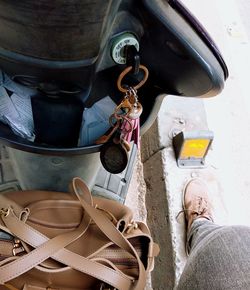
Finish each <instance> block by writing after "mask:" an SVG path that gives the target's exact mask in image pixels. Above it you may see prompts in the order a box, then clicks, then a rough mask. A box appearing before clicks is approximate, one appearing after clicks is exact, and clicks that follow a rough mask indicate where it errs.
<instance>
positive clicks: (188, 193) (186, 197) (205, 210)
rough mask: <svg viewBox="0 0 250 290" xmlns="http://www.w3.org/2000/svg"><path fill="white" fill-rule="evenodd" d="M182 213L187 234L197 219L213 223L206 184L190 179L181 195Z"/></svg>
mask: <svg viewBox="0 0 250 290" xmlns="http://www.w3.org/2000/svg"><path fill="white" fill-rule="evenodd" d="M183 211H184V213H185V218H186V221H187V232H188V231H189V229H190V227H191V225H192V223H193V221H194V220H196V219H198V218H205V219H207V220H210V221H213V217H212V206H211V202H210V200H209V189H208V186H207V184H206V182H205V181H203V180H202V179H199V178H194V179H191V180H190V181H189V182H188V183H187V185H186V186H185V188H184V193H183Z"/></svg>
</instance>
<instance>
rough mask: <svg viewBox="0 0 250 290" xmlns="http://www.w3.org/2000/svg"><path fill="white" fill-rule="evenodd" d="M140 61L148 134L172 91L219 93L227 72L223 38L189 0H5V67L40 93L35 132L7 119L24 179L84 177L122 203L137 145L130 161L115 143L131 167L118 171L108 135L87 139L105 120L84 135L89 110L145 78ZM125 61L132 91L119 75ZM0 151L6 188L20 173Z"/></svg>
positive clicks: (2, 137)
mask: <svg viewBox="0 0 250 290" xmlns="http://www.w3.org/2000/svg"><path fill="white" fill-rule="evenodd" d="M142 67H146V68H147V70H148V72H149V76H148V79H147V81H146V83H145V84H144V85H143V86H142V87H141V88H140V89H138V92H136V94H137V95H136V96H138V101H139V102H140V104H141V105H142V108H143V111H142V114H141V115H140V134H141V135H143V134H144V133H145V132H146V131H147V130H148V129H149V128H150V126H151V125H152V124H153V122H154V120H155V118H156V116H157V113H158V111H159V108H160V106H161V102H162V100H163V98H164V97H165V96H166V95H168V94H171V95H176V96H181V97H199V98H206V97H212V96H216V95H217V94H219V93H220V92H221V90H222V89H223V86H224V82H225V80H226V79H227V77H228V70H227V66H226V64H225V62H224V60H223V57H222V56H221V54H220V52H219V50H218V48H217V46H216V45H215V43H214V42H213V41H212V39H211V38H210V36H209V35H208V33H207V32H206V30H205V29H204V28H203V27H202V25H201V24H200V23H199V22H198V20H197V19H195V18H194V17H193V16H192V14H191V13H190V12H189V11H188V10H187V9H186V8H185V6H184V5H183V4H182V2H181V1H178V0H169V1H167V0H137V1H132V0H106V1H102V0H95V1H88V0H73V1H65V0H37V1H32V0H23V1H13V0H11V1H2V0H0V69H1V70H2V72H3V73H4V74H6V76H8V78H9V79H10V80H11V81H12V82H13V83H12V84H13V85H16V86H17V87H21V88H24V87H25V88H28V89H30V90H32V92H33V93H32V96H31V105H32V106H31V108H32V115H33V121H34V132H33V133H34V139H33V140H29V139H28V138H25V137H23V136H20V134H19V135H18V134H16V132H14V131H13V130H12V129H11V127H10V126H9V124H6V123H3V122H0V142H1V144H3V145H4V146H5V147H7V148H8V154H9V158H11V162H12V164H13V169H14V174H15V176H16V178H17V180H18V184H19V186H20V187H21V188H22V189H34V188H36V189H44V190H58V191H65V190H67V186H68V184H69V181H70V180H71V179H72V178H73V177H74V176H79V177H81V178H83V179H84V180H85V181H86V183H87V184H88V186H89V187H90V188H93V187H94V186H96V188H97V187H98V188H99V189H100V190H105V191H106V192H109V193H110V194H111V196H113V197H115V198H118V199H119V200H120V201H121V202H123V201H124V199H125V196H126V190H127V188H128V185H129V181H130V178H131V174H132V169H133V164H134V160H135V158H136V152H137V146H136V145H131V149H130V152H128V155H126V156H125V157H126V158H127V159H126V158H125V161H124V159H122V161H119V160H118V159H119V154H118V155H116V153H115V151H111V156H109V157H108V158H109V159H112V162H113V161H114V160H115V162H113V163H119V162H121V163H122V166H123V167H122V169H123V170H122V171H121V172H119V173H117V174H115V173H113V172H109V171H108V170H106V169H105V167H103V166H102V164H101V160H100V151H101V150H102V148H103V146H104V144H96V143H95V142H92V143H85V139H84V138H85V137H86V136H87V133H88V134H93V132H94V131H96V130H97V131H98V128H99V127H98V126H99V125H100V126H101V124H100V123H98V122H99V121H98V122H96V124H95V126H94V125H93V124H94V123H95V120H94V121H93V122H92V123H90V126H89V127H88V128H87V129H86V130H90V131H88V132H87V133H86V132H85V131H84V130H83V131H84V132H82V134H83V137H82V139H83V143H82V144H80V143H79V134H80V132H81V130H82V128H81V126H83V125H84V124H83V122H82V120H83V119H82V116H83V114H84V112H87V111H86V110H87V109H90V108H93V106H94V105H95V104H97V103H98V102H101V101H102V100H104V99H105V98H106V97H107V96H108V97H109V98H110V99H111V100H112V102H113V103H114V104H115V106H118V105H119V104H120V102H121V100H123V98H124V96H125V95H126V93H127V92H128V91H129V90H130V92H131V88H132V89H133V88H134V87H136V86H137V85H138V84H139V83H140V82H141V81H142V80H143V78H144V77H145V71H144V70H143V69H141V68H142ZM127 68H129V72H128V73H127V74H126V76H125V77H124V78H123V80H122V82H123V85H122V88H123V89H124V90H125V93H124V92H121V91H120V90H119V88H118V87H117V79H118V77H119V75H120V74H121V73H122V72H123V71H124V70H125V69H127ZM1 85H2V86H4V83H2V84H1ZM6 91H7V93H9V96H10V97H11V96H12V94H13V92H11V91H9V90H8V89H7V88H6ZM20 94H21V93H20ZM20 94H19V96H20ZM0 97H1V96H0ZM20 97H21V96H20ZM99 104H102V103H99ZM99 109H100V110H102V105H101V106H99ZM97 113H98V112H97ZM90 116H93V115H91V114H90ZM88 120H89V119H88V118H87V119H86V118H85V122H87V123H88ZM106 121H107V122H109V120H108V119H107V120H106ZM98 124H99V125H98ZM92 125H93V128H94V129H93V128H92V131H91V126H92ZM118 143H119V142H118ZM118 145H119V144H118ZM129 145H130V144H129ZM123 149H124V148H123ZM2 152H3V154H2V155H1V156H2V161H1V162H2V169H3V172H2V188H1V190H7V189H8V188H9V187H11V186H14V185H13V182H12V181H13V180H12V179H13V176H12V175H11V177H8V174H7V173H4V172H7V171H8V170H9V169H8V168H7V167H8V166H9V165H6V164H7V161H8V159H6V158H7V157H6V158H5V154H7V152H6V151H5V149H2ZM105 156H106V155H105ZM117 156H118V157H117ZM122 156H124V155H122ZM117 160H118V161H117ZM112 162H111V163H112ZM119 164H120V163H119ZM124 164H125V165H124ZM118 171H119V170H118ZM107 180H108V182H107ZM15 186H17V183H15ZM117 193H118V197H117Z"/></svg>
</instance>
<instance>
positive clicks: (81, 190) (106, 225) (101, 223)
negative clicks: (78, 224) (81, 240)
mask: <svg viewBox="0 0 250 290" xmlns="http://www.w3.org/2000/svg"><path fill="white" fill-rule="evenodd" d="M72 186H73V189H74V192H75V194H76V196H77V197H78V199H79V200H80V203H81V204H82V206H83V208H84V210H85V211H86V212H87V213H88V214H89V216H90V217H91V218H92V219H93V221H94V222H95V223H96V225H97V226H98V227H99V229H100V230H101V231H102V232H103V233H104V234H105V235H106V236H107V237H108V238H109V239H110V240H111V241H112V242H113V243H114V244H116V245H117V246H119V247H120V248H122V249H124V250H126V251H127V252H128V253H130V254H131V255H132V256H133V257H135V258H136V260H137V262H138V266H139V277H138V280H137V282H136V284H135V285H133V287H132V289H134V290H141V289H144V288H145V286H146V271H145V268H144V265H143V264H142V262H141V259H140V258H139V256H138V254H137V252H136V250H135V249H134V247H133V246H132V245H131V243H130V242H129V241H128V240H127V239H126V238H125V237H124V236H123V235H122V234H121V233H120V232H119V231H118V230H117V228H116V227H115V226H114V225H113V223H111V222H110V220H109V219H108V218H106V217H105V216H103V215H102V214H101V213H100V212H99V211H97V210H96V209H95V208H93V207H91V206H89V205H88V204H87V203H86V202H85V200H84V199H83V196H84V195H85V194H86V193H87V192H89V189H88V187H87V186H86V185H85V183H84V182H83V181H82V179H81V178H79V177H75V178H74V179H73V181H72ZM118 289H120V288H118Z"/></svg>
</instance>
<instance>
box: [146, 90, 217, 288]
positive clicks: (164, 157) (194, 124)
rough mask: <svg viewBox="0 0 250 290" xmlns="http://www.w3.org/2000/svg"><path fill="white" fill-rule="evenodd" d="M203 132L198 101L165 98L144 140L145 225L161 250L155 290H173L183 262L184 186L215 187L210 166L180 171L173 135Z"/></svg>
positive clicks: (202, 114)
mask: <svg viewBox="0 0 250 290" xmlns="http://www.w3.org/2000/svg"><path fill="white" fill-rule="evenodd" d="M206 129H208V128H207V122H206V113H205V109H204V105H203V101H202V100H201V99H194V98H181V97H174V96H167V97H166V98H165V100H164V102H163V104H162V108H161V110H160V112H159V115H158V118H157V120H156V122H155V123H154V125H153V126H152V127H151V128H150V130H149V131H148V132H147V133H146V134H145V136H143V140H142V161H143V165H144V178H145V182H146V186H147V188H146V190H147V193H146V206H147V213H148V224H149V227H150V229H151V231H152V235H153V237H154V239H155V241H156V242H158V243H159V245H160V248H161V252H160V256H159V257H158V258H157V259H156V267H155V270H154V272H153V274H152V286H153V289H154V290H161V289H174V288H175V286H176V285H177V283H178V280H179V277H180V275H181V273H182V270H183V267H184V265H185V262H186V253H185V236H186V232H185V222H184V215H180V217H179V218H178V220H177V215H178V213H179V212H180V211H181V210H182V192H183V188H184V186H185V184H186V182H187V181H188V180H190V179H191V178H193V177H196V176H202V177H204V178H205V179H206V180H210V181H211V183H213V182H214V183H215V186H216V187H218V186H217V180H216V177H215V173H214V169H213V168H212V167H211V166H207V167H205V168H202V169H180V168H179V167H178V166H177V164H176V160H175V156H174V151H173V147H172V137H173V133H175V132H178V131H181V130H206Z"/></svg>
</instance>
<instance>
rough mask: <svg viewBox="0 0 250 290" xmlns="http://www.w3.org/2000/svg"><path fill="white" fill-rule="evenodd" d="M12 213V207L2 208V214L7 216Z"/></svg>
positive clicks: (0, 211) (0, 213) (0, 214)
mask: <svg viewBox="0 0 250 290" xmlns="http://www.w3.org/2000/svg"><path fill="white" fill-rule="evenodd" d="M9 213H10V208H7V209H6V208H2V209H0V216H4V217H7V216H8V215H9Z"/></svg>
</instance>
